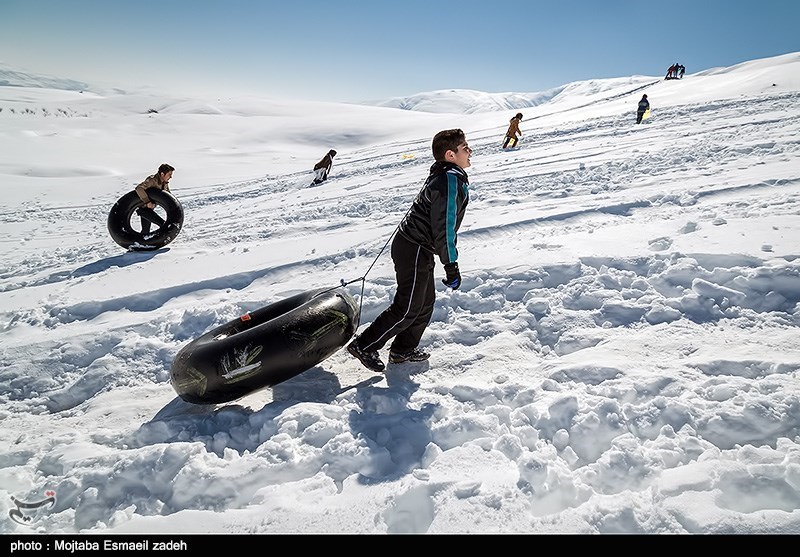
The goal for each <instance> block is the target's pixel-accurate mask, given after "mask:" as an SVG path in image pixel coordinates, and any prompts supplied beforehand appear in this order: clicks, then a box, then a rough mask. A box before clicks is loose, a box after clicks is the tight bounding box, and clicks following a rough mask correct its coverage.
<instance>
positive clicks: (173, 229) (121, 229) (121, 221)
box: [108, 188, 183, 250]
mask: <svg viewBox="0 0 800 557" xmlns="http://www.w3.org/2000/svg"><path fill="white" fill-rule="evenodd" d="M147 196H148V197H149V198H150V199H151V200H152V201H153V203H155V204H156V205H159V206H160V207H162V208H163V209H164V211H165V212H166V213H167V218H166V222H165V223H164V225H163V226H161V227H159V228H157V229H155V230H153V232H152V233H150V234H147V235H143V234H142V233H141V232H137V231H136V230H134V229H133V227H132V226H131V218H137V219H138V218H139V216H138V215H137V214H136V209H139V208H140V207H144V203H143V202H142V200H141V199H140V198H139V196H138V195H137V193H136V192H135V191H130V192H128V193H126V194H125V195H123V196H122V197H120V198H119V200H118V201H117V202H116V203H115V204H114V206H113V207H112V208H111V211H110V212H109V213H108V232H109V234H111V238H113V240H114V241H115V242H116V243H118V244H119V245H120V246H122V247H123V248H126V249H129V250H154V249H158V248H161V247H164V246H166V245H167V244H169V243H170V242H171V241H172V240H174V239H175V237H176V236H177V235H178V233H179V232H180V231H181V228H182V227H183V206H182V205H181V203H180V201H178V200H177V199H176V198H175V196H173V195H172V194H171V193H169V192H168V191H163V190H159V189H155V188H150V189H148V190H147ZM154 214H155V213H154Z"/></svg>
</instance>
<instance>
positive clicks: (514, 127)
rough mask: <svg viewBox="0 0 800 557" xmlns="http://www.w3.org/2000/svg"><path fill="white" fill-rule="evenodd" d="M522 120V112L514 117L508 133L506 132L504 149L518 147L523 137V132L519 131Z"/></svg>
mask: <svg viewBox="0 0 800 557" xmlns="http://www.w3.org/2000/svg"><path fill="white" fill-rule="evenodd" d="M521 120H522V112H518V113H517V115H516V116H514V117H513V118H512V119H511V120H510V122H509V124H508V131H506V138H505V141H503V149H506V148H508V149H513V148H514V147H516V146H517V143H518V142H519V138H520V137H522V132H521V131H520V129H519V123H520V121H521Z"/></svg>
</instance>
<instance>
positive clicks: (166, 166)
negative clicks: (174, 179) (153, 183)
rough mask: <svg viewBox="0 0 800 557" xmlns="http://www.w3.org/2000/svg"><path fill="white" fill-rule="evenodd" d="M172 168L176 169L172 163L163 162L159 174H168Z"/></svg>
mask: <svg viewBox="0 0 800 557" xmlns="http://www.w3.org/2000/svg"><path fill="white" fill-rule="evenodd" d="M172 170H175V169H174V168H173V167H172V166H171V165H169V164H167V163H164V164H162V165H161V166H159V167H158V173H159V174H166V173H167V172H170V171H172Z"/></svg>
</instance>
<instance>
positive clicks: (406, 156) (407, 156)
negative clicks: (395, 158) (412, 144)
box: [403, 154, 414, 159]
mask: <svg viewBox="0 0 800 557" xmlns="http://www.w3.org/2000/svg"><path fill="white" fill-rule="evenodd" d="M403 158H404V159H413V158H414V155H406V154H404V155H403Z"/></svg>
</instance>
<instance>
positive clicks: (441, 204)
mask: <svg viewBox="0 0 800 557" xmlns="http://www.w3.org/2000/svg"><path fill="white" fill-rule="evenodd" d="M432 150H433V158H434V159H435V161H436V162H434V163H433V165H432V166H431V168H430V173H429V175H428V178H427V179H426V180H425V185H424V186H423V187H422V190H421V191H420V192H419V193H418V194H417V197H416V198H415V199H414V201H413V203H412V204H411V208H410V209H409V210H408V213H406V215H405V217H403V220H402V221H401V222H400V225H399V226H398V229H397V235H396V236H395V238H394V240H393V241H392V248H391V249H392V261H394V271H395V276H396V278H397V291H396V293H395V295H394V299H393V300H392V303H391V305H390V306H389V307H388V308H386V309H385V310H384V311H383V312H382V313H381V314H380V315H378V317H377V318H376V319H375V321H373V322H372V324H370V325H369V327H367V328H366V329H365V330H364V331H363V332H362V333H361V334H360V335H358V336H356V338H355V339H354V340H353V341H352V342H351V343H350V344H349V345H348V346H347V351H348V352H350V354H352V355H353V356H355V357H356V358H358V360H359V361H360V362H361V363H362V364H364V366H365V367H367V368H368V369H371V370H373V371H377V372H381V371H383V370H384V369H385V365H384V363H383V362H382V361H381V358H380V355H379V354H378V350H380V349H381V348H383V346H384V345H385V344H386V343H387V342H388V341H389V339H391V338H394V340H392V344H391V346H390V348H389V363H393V364H399V363H402V362H421V361H423V360H427V359H428V358H429V356H430V354H428V353H427V352H424V351H423V350H421V349H420V348H419V347H418V346H419V342H420V339H421V338H422V333H423V332H424V331H425V329H426V328H427V327H428V323H429V322H430V319H431V316H432V315H433V306H434V303H435V302H436V284H435V278H434V268H435V265H436V261H435V257H436V256H438V257H439V260H440V261H441V262H442V264H443V265H444V270H445V278H444V279H442V282H443V283H444V284H445V286H447V287H448V288H452V289H453V290H457V289H458V288H459V287H460V286H461V273H460V271H459V269H458V250H457V249H456V242H457V234H458V229H459V227H460V226H461V221H462V220H463V218H464V213H465V212H466V209H467V203H468V202H469V180H468V178H467V173H466V172H465V169H466V168H468V167H469V166H470V160H469V158H470V155H471V154H472V149H470V147H469V145H467V139H466V137H465V136H464V132H463V131H461V130H460V129H452V130H443V131H440V132H439V133H437V134H436V135H435V136H434V138H433V142H432Z"/></svg>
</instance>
